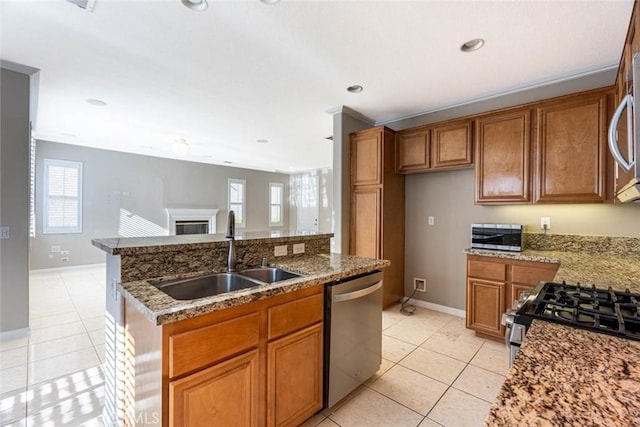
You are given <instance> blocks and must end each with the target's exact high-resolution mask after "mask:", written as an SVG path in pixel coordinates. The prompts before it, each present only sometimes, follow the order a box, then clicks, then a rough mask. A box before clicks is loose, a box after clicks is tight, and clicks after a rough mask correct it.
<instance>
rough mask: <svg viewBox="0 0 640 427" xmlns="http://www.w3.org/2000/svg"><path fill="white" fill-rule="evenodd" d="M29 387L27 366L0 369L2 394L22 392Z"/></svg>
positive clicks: (0, 392)
mask: <svg viewBox="0 0 640 427" xmlns="http://www.w3.org/2000/svg"><path fill="white" fill-rule="evenodd" d="M26 386H27V365H20V366H14V367H13V368H7V369H0V394H5V393H8V392H10V391H14V390H19V391H22V390H24V389H25V388H26Z"/></svg>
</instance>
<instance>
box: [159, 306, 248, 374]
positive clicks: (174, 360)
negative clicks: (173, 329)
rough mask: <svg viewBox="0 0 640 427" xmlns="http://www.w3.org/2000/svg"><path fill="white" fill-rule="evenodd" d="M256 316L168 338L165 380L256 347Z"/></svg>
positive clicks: (228, 321)
mask: <svg viewBox="0 0 640 427" xmlns="http://www.w3.org/2000/svg"><path fill="white" fill-rule="evenodd" d="M259 332H260V316H259V315H258V313H251V314H248V315H246V316H242V317H238V318H236V319H231V320H227V321H226V322H222V323H218V324H215V325H211V326H205V327H203V328H198V329H195V330H192V331H189V332H183V333H180V334H176V335H172V336H170V337H169V376H170V377H176V376H178V375H182V374H184V373H186V372H190V371H193V370H195V369H198V368H200V367H202V366H205V365H207V364H210V363H213V362H216V361H218V360H221V359H223V358H225V357H228V356H231V355H233V354H236V353H240V352H241V351H243V350H247V349H250V348H252V347H256V346H257V345H258V341H259V338H258V334H259Z"/></svg>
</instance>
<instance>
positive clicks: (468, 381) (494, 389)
mask: <svg viewBox="0 0 640 427" xmlns="http://www.w3.org/2000/svg"><path fill="white" fill-rule="evenodd" d="M504 379H505V377H504V376H502V375H498V374H496V373H494V372H491V371H487V370H485V369H482V368H477V367H475V366H473V365H468V366H467V367H466V368H465V369H464V371H462V373H461V374H460V376H459V377H458V379H456V381H455V382H454V383H453V387H455V388H457V389H458V390H461V391H464V392H465V393H469V394H471V395H473V396H475V397H478V398H480V399H482V400H485V401H487V402H491V403H493V401H494V400H495V399H496V396H497V395H498V392H499V391H500V389H501V388H502V384H504Z"/></svg>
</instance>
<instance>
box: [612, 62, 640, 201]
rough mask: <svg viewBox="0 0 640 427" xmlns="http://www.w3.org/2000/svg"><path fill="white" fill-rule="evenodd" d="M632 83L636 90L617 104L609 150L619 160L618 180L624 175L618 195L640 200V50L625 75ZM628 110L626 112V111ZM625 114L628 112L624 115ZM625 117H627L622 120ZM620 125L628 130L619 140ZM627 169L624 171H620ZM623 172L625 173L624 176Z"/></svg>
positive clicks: (617, 168)
mask: <svg viewBox="0 0 640 427" xmlns="http://www.w3.org/2000/svg"><path fill="white" fill-rule="evenodd" d="M625 77H626V78H627V80H628V81H629V82H630V83H631V86H632V92H633V94H631V93H628V94H627V95H626V96H625V97H624V98H623V99H622V101H621V102H620V105H618V108H616V111H615V113H614V114H613V118H612V119H611V124H610V125H609V138H608V139H609V151H611V155H612V156H613V158H614V160H615V162H616V168H615V178H616V182H617V181H618V180H619V179H621V178H622V177H624V181H625V182H623V183H622V185H618V184H616V187H617V188H618V191H617V192H616V197H617V198H618V200H619V201H621V202H622V203H627V202H638V201H640V165H638V155H640V104H638V105H636V103H635V101H638V100H640V53H636V54H635V55H634V56H633V65H632V67H631V70H630V75H628V76H625ZM625 113H626V114H625ZM623 115H624V116H623ZM623 119H624V121H622V120H623ZM620 125H622V126H623V130H622V131H621V132H620V133H622V134H623V135H624V134H626V138H624V137H623V138H622V141H618V133H619V132H618V131H619V127H620ZM621 170H622V171H623V173H620V171H621ZM620 175H622V176H620Z"/></svg>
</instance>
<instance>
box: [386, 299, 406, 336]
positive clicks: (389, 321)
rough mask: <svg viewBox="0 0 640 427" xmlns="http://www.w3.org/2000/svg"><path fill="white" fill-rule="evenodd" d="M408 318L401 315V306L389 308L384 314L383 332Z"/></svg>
mask: <svg viewBox="0 0 640 427" xmlns="http://www.w3.org/2000/svg"><path fill="white" fill-rule="evenodd" d="M406 318H407V316H405V315H404V314H402V313H400V305H394V306H392V307H389V308H387V309H386V310H384V311H383V312H382V330H385V329H387V328H389V327H390V326H393V325H395V324H396V323H398V322H400V321H401V320H404V319H406Z"/></svg>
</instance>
